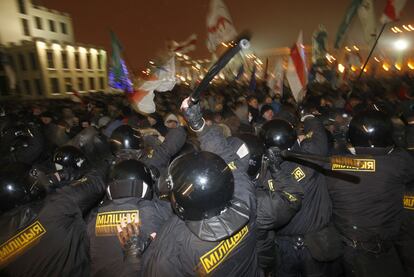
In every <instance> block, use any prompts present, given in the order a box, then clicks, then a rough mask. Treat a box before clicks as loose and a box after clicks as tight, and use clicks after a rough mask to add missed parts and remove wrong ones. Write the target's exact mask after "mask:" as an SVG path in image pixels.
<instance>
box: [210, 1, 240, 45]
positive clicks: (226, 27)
mask: <svg viewBox="0 0 414 277" xmlns="http://www.w3.org/2000/svg"><path fill="white" fill-rule="evenodd" d="M236 36H237V33H236V29H235V28H234V26H233V21H232V20H231V17H230V13H229V11H228V9H227V7H226V5H225V4H224V3H223V1H222V0H211V1H210V10H209V13H208V15H207V48H208V50H209V51H210V52H214V51H216V48H217V46H218V45H219V44H221V43H222V42H227V41H230V40H233V39H234V38H235V37H236Z"/></svg>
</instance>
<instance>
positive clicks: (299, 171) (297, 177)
mask: <svg viewBox="0 0 414 277" xmlns="http://www.w3.org/2000/svg"><path fill="white" fill-rule="evenodd" d="M292 175H293V177H294V178H295V180H296V181H297V182H299V181H301V180H302V179H303V178H305V177H306V175H305V172H303V170H302V169H301V168H300V167H297V168H295V170H293V171H292Z"/></svg>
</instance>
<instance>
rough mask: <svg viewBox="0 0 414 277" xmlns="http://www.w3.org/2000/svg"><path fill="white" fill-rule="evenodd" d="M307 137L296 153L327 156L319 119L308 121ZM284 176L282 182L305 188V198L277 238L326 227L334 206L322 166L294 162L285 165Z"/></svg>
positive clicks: (326, 147)
mask: <svg viewBox="0 0 414 277" xmlns="http://www.w3.org/2000/svg"><path fill="white" fill-rule="evenodd" d="M304 135H305V138H304V139H303V140H302V141H301V143H300V144H299V143H296V144H295V145H294V146H293V147H292V150H293V151H298V152H305V153H310V154H318V155H322V156H326V155H327V154H328V144H327V137H326V132H325V129H324V126H323V124H322V122H321V121H320V120H319V119H318V118H316V117H308V118H306V119H305V121H304ZM281 174H282V175H285V177H284V178H283V179H288V178H291V177H293V180H294V182H295V183H296V185H299V186H301V187H302V188H303V193H304V194H303V200H302V203H301V205H302V207H301V209H300V210H299V211H298V212H297V213H296V214H295V215H294V216H293V218H292V219H291V220H290V221H289V223H288V224H286V225H285V226H284V227H282V228H281V229H279V230H278V232H277V234H278V235H286V236H289V235H301V234H302V235H303V234H306V233H309V232H315V231H318V230H320V229H321V228H323V227H325V226H326V225H327V224H328V223H329V221H330V219H331V214H332V203H331V199H330V198H329V193H328V188H327V185H326V178H325V176H324V175H323V168H322V166H321V165H320V164H317V163H309V162H304V161H301V160H293V159H292V160H287V161H284V162H282V164H281ZM288 176H291V177H288ZM267 182H268V181H266V183H267Z"/></svg>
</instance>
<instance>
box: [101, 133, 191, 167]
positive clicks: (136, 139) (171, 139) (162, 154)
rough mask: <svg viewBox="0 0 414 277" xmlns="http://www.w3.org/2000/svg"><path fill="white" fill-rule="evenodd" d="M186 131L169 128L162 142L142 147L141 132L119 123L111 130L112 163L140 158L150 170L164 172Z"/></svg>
mask: <svg viewBox="0 0 414 277" xmlns="http://www.w3.org/2000/svg"><path fill="white" fill-rule="evenodd" d="M186 138H187V133H186V132H185V130H184V128H182V127H179V128H174V129H170V130H169V131H168V133H167V135H166V137H165V140H164V142H163V143H162V144H161V145H159V146H157V147H155V148H153V149H144V141H143V138H142V136H141V133H140V132H139V131H138V130H137V129H134V128H132V127H130V126H128V125H121V126H119V127H118V128H117V129H115V130H114V131H113V132H112V135H111V138H110V140H109V141H110V145H111V150H112V153H113V154H114V156H115V159H114V161H113V164H115V163H117V162H119V161H122V160H128V159H135V160H140V161H142V162H143V163H145V164H146V165H147V166H149V167H151V169H152V170H154V168H156V169H157V170H158V171H159V172H160V173H162V172H164V171H165V169H166V168H167V166H168V163H169V162H170V159H171V157H172V156H174V155H175V154H176V153H177V152H178V151H179V150H180V149H181V148H182V147H183V145H184V143H185V140H186Z"/></svg>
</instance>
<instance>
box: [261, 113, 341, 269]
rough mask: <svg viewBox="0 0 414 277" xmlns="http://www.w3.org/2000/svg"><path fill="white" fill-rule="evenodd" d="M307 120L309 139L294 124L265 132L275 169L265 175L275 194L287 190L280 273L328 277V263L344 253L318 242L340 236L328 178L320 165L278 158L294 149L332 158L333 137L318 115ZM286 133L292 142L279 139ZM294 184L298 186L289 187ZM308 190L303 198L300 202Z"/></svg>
mask: <svg viewBox="0 0 414 277" xmlns="http://www.w3.org/2000/svg"><path fill="white" fill-rule="evenodd" d="M301 121H302V122H303V124H304V135H301V136H299V139H298V140H296V132H295V131H294V129H293V126H292V125H291V124H290V123H288V122H286V121H283V120H280V119H277V120H273V121H269V122H267V123H266V124H265V125H264V126H263V128H262V136H263V138H264V143H265V146H266V148H267V149H268V150H267V157H268V159H269V162H270V164H271V165H272V166H271V167H270V169H271V170H269V174H268V175H267V176H264V181H263V182H262V186H263V187H264V188H266V189H267V190H270V191H272V190H276V189H277V188H278V187H279V188H280V184H282V191H283V190H285V193H283V192H282V194H280V193H279V194H278V196H279V197H283V200H284V202H281V203H284V204H285V205H286V209H285V211H286V215H283V216H282V217H281V218H282V219H285V222H281V223H280V224H278V225H277V226H275V227H276V228H275V229H276V243H277V248H278V256H279V257H278V258H279V261H278V265H277V273H276V274H277V276H327V275H328V270H329V266H330V265H329V263H327V261H330V260H333V259H335V258H337V255H339V254H338V253H328V252H329V251H328V247H327V245H323V244H321V243H320V241H322V242H323V241H324V240H319V241H318V237H320V236H324V234H325V233H333V232H334V230H331V227H330V226H329V223H330V219H331V200H330V198H329V194H328V189H327V186H326V181H325V176H324V175H323V174H322V173H321V172H320V170H319V169H318V168H317V167H315V164H310V163H304V162H301V161H299V160H281V159H280V156H279V154H278V152H279V151H280V150H283V149H288V148H290V149H291V150H293V151H298V152H305V153H311V154H318V155H326V154H327V151H328V146H327V137H326V132H325V129H324V126H323V124H322V122H321V121H320V120H319V119H318V118H317V117H315V116H314V115H312V114H304V116H303V117H302V118H301ZM281 134H285V137H287V138H286V139H284V140H281V141H279V140H278V138H281V137H280V135H281ZM285 137H283V138H285ZM272 171H273V172H272ZM279 180H280V181H279ZM278 182H279V183H280V184H278ZM289 182H293V183H294V185H293V184H291V185H290V186H289V185H288V184H289ZM283 184H286V185H284V186H283ZM298 186H300V187H301V189H299V188H298ZM302 191H303V200H302V201H301V203H300V202H299V201H300V199H301V197H302ZM286 193H288V194H286ZM289 194H290V196H289ZM298 205H299V206H298ZM299 207H301V208H300V209H299ZM298 209H299V210H298ZM292 216H293V217H292ZM290 217H292V218H290ZM315 241H318V242H315Z"/></svg>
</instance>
